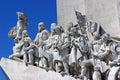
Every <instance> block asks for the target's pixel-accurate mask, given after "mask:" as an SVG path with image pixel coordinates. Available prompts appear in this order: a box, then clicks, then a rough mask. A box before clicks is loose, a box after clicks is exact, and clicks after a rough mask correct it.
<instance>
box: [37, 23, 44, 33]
mask: <svg viewBox="0 0 120 80" xmlns="http://www.w3.org/2000/svg"><path fill="white" fill-rule="evenodd" d="M44 29H45V25H44V23H43V22H40V23H38V31H39V32H41V31H42V30H44Z"/></svg>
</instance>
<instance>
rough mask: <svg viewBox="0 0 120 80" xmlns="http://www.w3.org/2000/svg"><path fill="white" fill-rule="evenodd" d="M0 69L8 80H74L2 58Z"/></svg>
mask: <svg viewBox="0 0 120 80" xmlns="http://www.w3.org/2000/svg"><path fill="white" fill-rule="evenodd" d="M0 63H1V68H2V69H3V70H4V72H5V73H6V75H8V77H9V79H10V80H75V79H74V78H72V77H70V76H64V77H63V76H61V74H59V73H56V72H54V71H48V72H47V71H46V70H45V69H41V68H38V67H35V66H31V65H28V66H26V65H25V64H24V63H22V62H18V61H14V60H10V59H6V58H2V59H1V62H0Z"/></svg>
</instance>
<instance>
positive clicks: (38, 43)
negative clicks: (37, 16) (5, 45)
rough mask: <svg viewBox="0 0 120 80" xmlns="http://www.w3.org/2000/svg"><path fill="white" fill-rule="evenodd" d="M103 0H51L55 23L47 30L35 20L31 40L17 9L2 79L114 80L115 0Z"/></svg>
mask: <svg viewBox="0 0 120 80" xmlns="http://www.w3.org/2000/svg"><path fill="white" fill-rule="evenodd" d="M106 1H107V0H106ZM106 1H103V0H101V1H100V0H99V1H98V0H89V1H88V0H75V1H74V2H73V1H72V0H57V7H58V24H56V23H52V24H51V32H49V31H48V30H46V29H45V25H44V23H43V22H40V23H38V33H37V35H36V38H35V39H34V40H31V38H30V37H29V34H28V31H27V26H28V22H26V19H27V16H26V15H25V14H24V13H23V12H17V16H18V21H17V25H16V26H15V27H13V28H12V29H11V30H10V31H9V33H8V36H9V37H10V38H12V39H13V40H14V43H15V44H14V46H13V54H11V55H10V56H9V59H6V58H2V59H1V61H0V66H1V68H2V70H3V72H4V73H5V75H6V78H7V79H8V80H39V79H42V80H48V79H49V80H120V38H119V37H116V36H119V34H117V33H118V32H119V29H120V28H119V14H118V11H117V6H116V5H117V2H116V1H115V0H109V2H107V3H105V2H106ZM79 3H80V4H81V5H79ZM97 4H98V5H97ZM61 5H62V6H61ZM108 9H109V11H107V10H108ZM110 9H112V10H110ZM66 24H67V25H66ZM109 27H110V28H109ZM115 28H117V30H116V29H115ZM113 29H114V30H116V32H113V31H111V30H113Z"/></svg>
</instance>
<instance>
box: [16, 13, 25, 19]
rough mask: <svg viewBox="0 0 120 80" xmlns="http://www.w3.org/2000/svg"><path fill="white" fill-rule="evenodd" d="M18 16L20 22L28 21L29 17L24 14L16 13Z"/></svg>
mask: <svg viewBox="0 0 120 80" xmlns="http://www.w3.org/2000/svg"><path fill="white" fill-rule="evenodd" d="M16 13H17V15H18V20H26V19H27V16H26V15H25V14H24V13H23V12H16Z"/></svg>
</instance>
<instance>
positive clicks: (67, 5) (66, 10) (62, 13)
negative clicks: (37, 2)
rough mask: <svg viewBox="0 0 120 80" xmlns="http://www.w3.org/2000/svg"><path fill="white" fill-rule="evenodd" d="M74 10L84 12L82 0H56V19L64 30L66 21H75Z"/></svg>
mask: <svg viewBox="0 0 120 80" xmlns="http://www.w3.org/2000/svg"><path fill="white" fill-rule="evenodd" d="M75 10H77V11H80V12H81V13H82V14H85V5H84V0H74V1H73V0H57V21H58V24H60V25H62V26H63V28H64V29H65V30H66V25H67V23H69V22H73V23H74V24H76V23H77V19H76V15H75Z"/></svg>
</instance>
